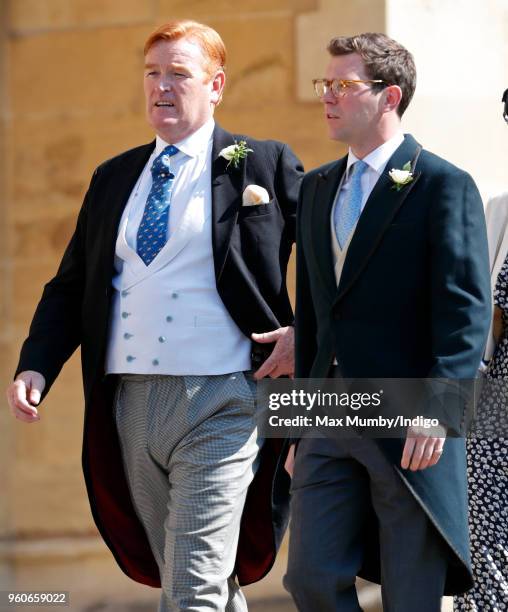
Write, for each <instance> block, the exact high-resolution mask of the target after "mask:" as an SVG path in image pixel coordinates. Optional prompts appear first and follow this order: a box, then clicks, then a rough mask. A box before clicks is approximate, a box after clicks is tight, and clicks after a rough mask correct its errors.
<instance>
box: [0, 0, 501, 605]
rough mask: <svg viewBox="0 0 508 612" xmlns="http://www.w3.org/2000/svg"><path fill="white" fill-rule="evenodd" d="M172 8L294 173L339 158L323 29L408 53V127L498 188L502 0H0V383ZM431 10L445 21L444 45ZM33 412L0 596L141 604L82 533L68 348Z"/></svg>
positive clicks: (18, 426) (231, 100)
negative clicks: (220, 41)
mask: <svg viewBox="0 0 508 612" xmlns="http://www.w3.org/2000/svg"><path fill="white" fill-rule="evenodd" d="M175 17H190V18H194V19H198V20H201V21H204V22H206V23H208V24H210V25H211V26H213V27H215V28H216V29H217V30H218V31H219V32H220V33H221V35H222V36H223V38H224V40H225V43H226V46H227V48H228V63H227V85H226V92H225V96H224V102H223V103H222V104H221V106H220V107H219V109H218V112H217V120H218V121H219V122H220V123H221V124H222V125H223V126H224V127H225V128H227V129H229V130H231V131H238V132H246V133H248V134H251V135H252V136H255V137H257V138H265V137H266V138H276V139H280V140H283V141H286V142H288V143H289V144H290V145H291V146H292V147H293V149H294V150H295V151H296V153H297V154H298V155H299V156H300V157H301V159H302V160H303V161H304V163H305V166H306V167H307V168H312V167H315V166H317V165H319V164H321V163H324V162H326V161H329V160H331V159H334V158H336V157H338V156H339V155H341V154H343V152H344V148H343V147H341V146H340V145H338V144H337V143H332V142H330V141H328V138H327V135H326V128H325V126H324V122H323V117H322V109H321V106H320V104H319V103H318V102H317V100H315V99H314V97H313V94H312V85H311V83H310V79H311V78H312V77H314V76H321V75H322V74H323V72H324V68H325V64H326V61H327V55H326V52H325V47H326V43H327V42H328V40H329V38H330V37H331V36H332V35H335V34H352V33H355V32H359V31H365V30H381V31H386V32H387V33H388V34H392V35H394V36H395V37H396V38H399V39H400V40H401V42H403V43H405V44H407V46H408V48H409V49H410V50H414V51H415V56H416V60H417V64H418V68H419V74H420V84H419V89H418V90H417V96H416V99H415V102H414V107H413V108H412V109H411V110H410V112H408V125H409V127H410V128H411V129H412V130H413V129H414V130H415V133H416V135H417V136H418V137H420V139H421V140H422V141H423V142H424V144H426V143H428V142H430V143H431V144H432V147H433V148H434V150H435V151H436V152H437V153H438V154H441V155H444V156H446V157H450V158H451V159H452V161H457V162H459V163H462V165H465V166H467V167H469V169H470V170H472V171H474V170H475V168H477V169H478V171H479V180H480V183H481V186H483V191H484V192H488V191H492V190H493V189H494V188H495V187H497V185H498V184H499V185H500V184H501V183H502V181H503V180H504V177H505V175H504V174H503V171H504V168H505V166H506V155H505V150H506V146H505V145H504V144H503V143H506V140H503V137H506V136H508V134H506V133H504V134H503V127H504V126H503V125H502V122H501V120H500V118H499V116H500V111H501V105H500V103H499V101H498V99H497V98H498V97H499V98H500V95H501V92H502V89H501V85H502V83H503V82H504V85H503V88H504V87H506V86H508V74H507V64H506V60H505V58H506V57H507V54H506V50H507V49H506V41H507V40H508V17H507V6H506V3H505V2H504V0H485V2H483V3H478V2H473V0H453V1H452V0H445V1H441V0H439V1H438V0H340V1H339V0H143V1H140V0H0V50H1V56H0V386H1V387H2V388H5V387H6V385H7V384H8V381H9V380H10V377H11V375H12V372H13V369H14V367H15V364H16V360H17V354H18V351H19V347H20V344H21V342H22V340H23V338H24V337H25V335H26V332H27V327H28V324H29V321H30V319H31V315H32V313H33V310H34V307H35V305H36V303H37V301H38V299H39V297H40V294H41V290H42V286H43V284H44V282H45V281H46V280H48V279H49V278H50V277H51V275H52V274H53V273H54V271H55V270H56V267H57V265H58V261H59V259H60V257H61V254H62V251H63V249H64V247H65V244H66V243H67V240H68V238H69V236H70V235H71V233H72V230H73V227H74V223H75V218H76V214H77V211H78V209H79V207H80V204H81V200H82V197H83V195H84V193H85V191H86V188H87V184H88V181H89V178H90V176H91V173H92V171H93V169H94V167H95V166H96V165H97V164H98V163H99V162H100V161H102V160H104V159H107V158H108V157H111V156H112V155H115V154H116V153H118V152H120V151H122V150H125V149H127V148H129V147H132V146H135V145H138V144H140V143H143V142H147V141H149V140H150V139H151V138H152V133H151V131H150V129H149V128H148V127H147V125H146V123H145V120H144V105H143V93H142V66H143V54H142V48H143V43H144V40H145V39H146V37H147V35H148V34H149V33H150V32H151V31H152V30H153V29H154V28H155V27H156V26H157V25H159V24H160V23H162V22H164V21H165V20H167V19H169V18H175ZM442 17H445V18H446V20H447V21H448V22H449V23H450V24H452V25H454V26H455V27H454V29H453V28H452V29H453V33H452V36H451V41H452V42H451V43H450V42H449V39H450V36H449V32H448V31H447V28H446V25H445V24H443V19H442ZM478 24H480V25H478ZM452 25H451V26H450V27H452ZM477 25H478V27H477ZM475 37H479V39H480V41H481V45H480V48H478V45H476V44H475V45H474V46H472V45H471V42H470V41H471V40H473V39H474V38H475ZM434 42H435V44H434V45H433V44H431V43H434ZM440 45H441V46H440ZM488 49H491V50H492V49H495V53H494V52H492V51H488ZM443 50H445V51H443ZM457 53H458V55H457ZM457 66H460V70H457ZM449 83H452V85H453V87H450V88H448V89H447V85H448V84H449ZM419 96H420V97H419ZM457 109H459V111H458V110H457ZM494 116H495V119H492V117H494ZM484 120H485V121H486V122H487V125H488V131H484V130H483V129H482V121H484ZM486 151H488V155H486V154H485V153H486ZM478 160H480V161H479V163H477V162H478ZM473 174H474V172H473ZM289 283H290V286H291V287H293V268H291V270H290V279H289ZM41 414H42V420H41V421H40V422H39V423H37V424H34V425H30V426H27V425H26V424H23V423H20V422H17V421H15V420H14V419H12V418H10V416H9V415H8V413H7V411H6V410H5V409H4V410H2V411H0V482H1V483H2V485H1V486H2V493H1V495H2V496H1V502H0V581H1V583H3V584H0V590H1V589H2V588H7V587H9V588H14V587H17V588H27V589H28V588H31V589H36V588H40V589H43V588H59V589H62V588H65V589H68V590H72V591H73V593H74V594H75V601H76V602H78V603H76V604H75V606H76V607H73V608H72V609H76V610H77V609H80V608H79V606H80V605H83V606H84V605H85V603H86V602H89V601H99V600H101V598H108V597H111V596H112V594H115V593H116V596H117V597H118V596H122V597H125V598H132V597H140V598H142V597H153V595H151V594H147V592H148V591H149V589H146V590H145V589H143V588H141V587H140V588H138V587H137V585H135V584H134V583H131V582H130V581H128V580H127V579H126V578H124V577H123V575H122V574H121V573H120V571H119V570H118V569H117V568H116V565H115V564H114V562H113V561H112V558H111V556H110V554H109V552H108V551H107V550H106V549H105V547H104V545H103V544H102V543H101V541H100V540H99V539H98V538H97V535H96V530H95V526H94V524H93V521H92V518H91V515H90V511H89V508H88V502H87V499H86V495H85V490H84V483H83V478H82V476H81V467H80V447H81V434H82V418H83V399H82V391H81V378H80V368H79V355H75V356H74V357H73V358H72V359H71V360H70V362H69V363H68V364H67V366H66V367H65V368H64V370H63V372H62V374H61V376H60V378H59V379H58V381H57V383H56V384H55V386H54V388H53V389H52V391H51V393H50V395H49V397H48V398H47V399H46V401H45V402H44V404H43V406H42V407H41ZM62 576H63V577H64V578H62Z"/></svg>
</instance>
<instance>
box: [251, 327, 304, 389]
mask: <svg viewBox="0 0 508 612" xmlns="http://www.w3.org/2000/svg"><path fill="white" fill-rule="evenodd" d="M251 338H252V339H253V340H254V342H259V343H260V344H270V343H271V342H275V346H274V348H273V351H272V354H271V355H270V357H268V359H267V360H266V361H265V362H264V363H263V364H262V366H261V367H260V368H259V370H257V371H256V372H254V375H253V376H254V378H255V379H256V380H260V379H261V378H264V377H265V376H270V378H278V377H279V376H284V375H287V376H289V377H290V378H293V376H294V374H295V330H294V328H293V327H279V329H276V330H274V331H271V332H267V333H266V334H252V335H251Z"/></svg>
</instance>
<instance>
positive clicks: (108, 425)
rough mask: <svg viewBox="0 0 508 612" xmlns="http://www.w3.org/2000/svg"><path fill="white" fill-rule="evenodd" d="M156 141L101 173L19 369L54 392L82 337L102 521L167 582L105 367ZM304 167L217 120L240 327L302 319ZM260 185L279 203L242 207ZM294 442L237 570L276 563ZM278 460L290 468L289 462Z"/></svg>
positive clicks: (266, 491) (216, 162)
mask: <svg viewBox="0 0 508 612" xmlns="http://www.w3.org/2000/svg"><path fill="white" fill-rule="evenodd" d="M235 140H236V141H240V140H246V141H247V146H248V147H249V148H251V149H252V150H253V151H252V152H251V153H249V154H248V157H247V158H246V159H244V160H242V161H241V163H240V165H239V167H238V168H235V167H234V166H233V165H232V164H231V165H230V166H229V167H227V165H228V162H227V160H225V159H224V158H223V157H221V156H219V152H220V151H221V150H222V149H223V148H225V147H228V146H230V145H232V144H234V142H235ZM154 146H155V142H151V143H150V144H147V145H143V146H140V147H136V148H134V149H131V150H129V151H127V152H125V153H122V154H121V155H119V156H117V157H114V158H113V159H111V160H109V161H106V162H105V163H103V164H101V165H100V166H99V167H98V168H97V169H96V170H95V172H94V174H93V177H92V180H91V183H90V187H89V189H88V192H87V194H86V196H85V199H84V202H83V206H82V208H81V210H80V213H79V217H78V221H77V226H76V230H75V232H74V235H73V236H72V238H71V240H70V242H69V245H68V246H67V250H66V251H65V254H64V256H63V259H62V262H61V264H60V267H59V269H58V272H57V274H56V276H55V277H54V278H53V279H52V280H51V281H50V282H49V283H48V284H47V285H46V286H45V288H44V292H43V295H42V298H41V300H40V302H39V305H38V307H37V310H36V312H35V315H34V318H33V321H32V324H31V327H30V333H29V336H28V338H27V339H26V341H25V342H24V344H23V347H22V350H21V356H20V361H19V365H18V368H17V372H16V374H17V373H19V372H21V371H23V370H35V371H37V372H40V373H41V374H43V375H44V377H45V379H46V388H45V391H44V395H45V394H46V393H47V392H48V391H49V389H50V388H51V385H52V384H53V382H54V381H55V379H56V377H57V376H58V373H59V372H60V369H61V368H62V366H63V364H64V363H65V362H66V361H67V359H68V358H69V357H70V356H71V355H72V353H73V352H74V351H75V350H76V348H77V347H78V346H81V360H82V371H83V383H84V394H85V423H84V437H83V455H82V459H83V470H84V475H85V481H86V486H87V491H88V496H89V500H90V505H91V509H92V513H93V517H94V519H95V522H96V525H97V527H98V529H99V531H100V533H101V535H102V537H103V538H104V541H105V542H106V544H107V545H108V546H109V548H110V549H111V551H112V553H113V555H114V556H115V559H116V560H117V562H118V564H119V566H120V567H121V569H122V570H123V571H124V572H125V573H126V574H127V575H128V576H130V577H131V578H133V579H134V580H137V581H138V582H141V583H144V584H147V585H151V586H160V578H159V570H158V567H157V565H156V562H155V560H154V557H153V555H152V552H151V550H150V547H149V544H148V540H147V538H146V535H145V532H144V530H143V527H142V525H141V523H140V522H139V520H138V518H137V516H136V514H135V511H134V508H133V506H132V503H131V499H130V495H129V490H128V488H127V482H126V479H125V474H124V470H123V466H122V459H121V453H120V448H119V442H118V437H117V433H116V427H115V423H114V417H113V411H112V403H113V395H114V390H115V377H114V376H107V377H105V376H104V359H105V350H106V341H107V328H108V321H109V315H110V299H111V294H112V286H111V279H112V277H113V261H114V251H115V241H116V238H117V231H118V225H119V221H120V218H121V216H122V212H123V210H124V207H125V205H126V203H127V200H128V198H129V195H130V193H131V191H132V189H133V187H134V185H135V183H136V181H137V179H138V177H139V175H140V174H141V171H142V170H143V168H144V166H145V164H146V162H147V160H148V158H149V156H150V154H151V153H152V151H153V149H154ZM302 171H303V169H302V166H301V164H300V162H299V160H298V159H297V158H296V157H295V156H294V154H293V153H292V151H291V150H290V149H289V147H288V146H286V145H284V144H282V143H280V142H276V141H258V140H254V139H252V138H248V137H245V136H238V135H233V134H230V133H228V132H226V131H224V130H223V129H221V128H220V127H219V126H217V125H216V127H215V131H214V134H213V149H212V244H213V256H214V264H215V276H216V282H217V290H218V292H219V294H220V297H221V298H222V301H223V302H224V305H225V306H226V308H227V310H228V312H229V314H230V315H231V317H232V318H233V320H234V321H235V322H236V324H237V325H238V327H239V328H240V330H241V331H242V332H243V333H244V334H245V335H246V336H247V337H250V334H251V333H252V332H267V331H271V330H274V329H276V328H278V327H281V326H286V325H289V324H292V323H293V313H292V309H291V305H290V301H289V297H288V293H287V289H286V269H287V265H288V259H289V255H290V252H291V247H292V244H293V243H294V235H295V218H296V203H297V197H298V190H299V186H300V179H301V177H302ZM249 184H256V185H260V186H262V187H264V188H265V189H266V190H267V191H268V193H269V195H270V197H271V199H270V201H269V202H268V204H261V205H256V206H244V207H242V193H243V191H244V189H245V187H246V186H247V185H249ZM281 448H282V441H281V440H268V441H267V442H266V443H265V444H264V446H263V450H262V454H261V462H260V467H259V469H258V472H257V474H256V477H255V479H254V481H253V483H252V484H251V486H250V488H249V492H248V496H247V501H246V506H245V510H244V513H243V517H242V523H241V533H240V541H239V545H238V554H237V562H236V572H237V576H238V579H239V581H240V583H241V584H248V583H251V582H254V581H256V580H259V579H260V578H262V577H263V576H264V575H265V574H266V573H267V572H268V571H269V569H270V567H271V566H272V564H273V561H274V558H275V553H276V550H277V548H278V546H279V544H280V542H281V539H282V536H283V534H284V530H285V528H286V525H287V519H288V490H289V478H288V477H287V475H285V473H284V470H283V468H282V465H281V464H282V463H283V457H282V455H281ZM277 468H278V469H277Z"/></svg>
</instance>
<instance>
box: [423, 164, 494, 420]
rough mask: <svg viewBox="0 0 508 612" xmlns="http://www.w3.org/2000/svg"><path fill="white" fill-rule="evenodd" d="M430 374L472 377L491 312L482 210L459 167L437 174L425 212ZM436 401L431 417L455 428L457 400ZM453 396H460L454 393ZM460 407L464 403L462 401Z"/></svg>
mask: <svg viewBox="0 0 508 612" xmlns="http://www.w3.org/2000/svg"><path fill="white" fill-rule="evenodd" d="M429 223H430V231H429V242H430V245H429V246H430V269H429V274H430V288H431V290H430V304H429V306H430V311H431V330H430V338H431V343H432V345H431V350H432V362H433V364H432V367H431V370H430V372H429V374H428V377H429V378H431V379H446V380H448V381H450V380H462V381H467V380H470V379H473V378H475V376H476V373H477V368H478V366H479V364H480V360H481V357H482V354H483V349H484V346H485V341H486V338H487V332H488V329H489V323H490V317H491V295H490V274H489V255H488V247H487V234H486V227H485V215H484V212H483V205H482V201H481V198H480V194H479V193H478V189H477V188H476V185H475V183H474V181H473V180H472V178H471V177H470V176H469V175H468V174H466V173H464V172H460V171H457V172H455V173H448V174H447V175H445V176H444V177H442V178H441V183H440V185H439V191H438V192H436V193H435V194H434V196H433V198H432V204H431V207H430V211H429ZM440 396H441V397H442V398H443V400H444V398H445V397H447V398H448V399H447V401H442V402H438V403H437V404H436V406H438V408H439V410H440V411H441V412H440V413H435V414H433V415H432V416H436V417H438V418H440V420H441V421H442V422H444V423H445V424H447V425H448V426H450V427H452V428H453V429H455V430H456V431H460V430H461V421H462V419H463V414H460V413H459V411H458V410H456V408H457V406H458V405H459V404H457V403H455V402H453V401H449V400H450V395H449V394H448V393H446V394H443V393H440ZM456 399H459V398H458V396H456ZM460 406H462V404H460Z"/></svg>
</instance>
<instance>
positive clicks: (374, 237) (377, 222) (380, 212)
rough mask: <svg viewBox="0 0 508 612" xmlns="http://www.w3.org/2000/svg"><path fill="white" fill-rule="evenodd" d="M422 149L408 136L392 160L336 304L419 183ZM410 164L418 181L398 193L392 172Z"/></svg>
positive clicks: (361, 224)
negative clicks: (417, 169) (418, 170)
mask: <svg viewBox="0 0 508 612" xmlns="http://www.w3.org/2000/svg"><path fill="white" fill-rule="evenodd" d="M421 150H422V147H421V146H420V145H419V144H418V143H417V142H416V140H415V139H414V138H413V137H412V136H411V135H406V136H405V138H404V142H403V143H402V144H401V145H400V147H399V148H398V149H397V150H396V151H395V153H394V154H393V155H392V157H391V158H390V159H389V160H388V163H387V164H386V168H385V170H384V172H383V174H382V175H381V177H380V178H379V180H378V181H377V183H376V185H375V186H374V189H373V190H372V193H371V194H370V196H369V198H368V200H367V203H366V204H365V208H364V210H363V212H362V214H361V215H360V218H359V220H358V224H357V226H356V230H355V233H354V234H353V237H352V238H351V242H350V244H349V249H348V252H347V255H346V259H345V261H344V268H343V270H342V275H341V278H340V283H339V287H338V293H337V296H336V299H335V304H336V303H337V302H339V301H340V300H341V299H342V298H343V297H344V295H345V294H346V293H347V292H348V291H349V289H350V288H351V286H352V285H353V283H354V282H355V280H356V279H357V278H358V276H359V275H360V274H361V273H362V271H363V269H364V268H365V266H366V265H367V263H368V261H369V259H370V258H371V257H372V255H373V253H374V252H375V250H376V248H377V246H378V244H379V243H380V241H381V239H382V237H383V234H384V233H385V231H386V229H387V228H388V226H389V225H390V223H391V222H392V220H393V217H394V216H395V214H396V213H397V211H398V210H399V208H400V207H401V206H402V204H403V203H404V201H405V199H406V198H407V197H408V195H409V194H410V193H411V190H412V189H413V188H414V186H415V185H416V183H417V182H418V179H419V177H420V173H418V172H415V167H416V164H417V161H418V157H419V155H420V152H421ZM408 161H410V162H411V168H412V170H413V176H414V179H413V181H412V182H411V183H409V184H407V185H406V186H404V187H402V189H400V191H397V190H396V189H393V183H392V181H391V179H390V177H389V175H388V172H389V171H390V170H391V169H392V168H402V167H403V166H404V164H405V163H406V162H408Z"/></svg>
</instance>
